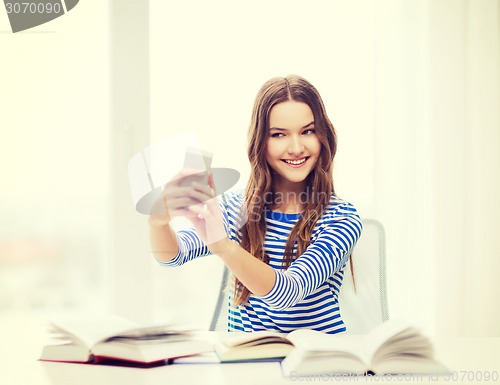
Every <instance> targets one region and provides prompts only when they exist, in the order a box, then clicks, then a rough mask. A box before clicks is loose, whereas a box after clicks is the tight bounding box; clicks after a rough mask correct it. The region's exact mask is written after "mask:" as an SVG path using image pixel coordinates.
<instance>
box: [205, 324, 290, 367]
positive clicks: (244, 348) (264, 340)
mask: <svg viewBox="0 0 500 385" xmlns="http://www.w3.org/2000/svg"><path fill="white" fill-rule="evenodd" d="M293 333H296V332H292V333H290V334H283V333H278V332H272V331H258V332H252V333H246V332H232V333H229V334H227V335H224V336H223V337H221V338H220V340H219V341H218V343H216V344H215V353H216V354H217V356H218V358H219V360H220V362H234V361H254V360H278V359H279V360H281V359H282V358H283V357H285V356H286V355H287V354H288V353H289V352H290V351H291V350H292V349H293V343H292V341H291V339H292V340H293Z"/></svg>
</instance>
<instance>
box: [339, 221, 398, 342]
mask: <svg viewBox="0 0 500 385" xmlns="http://www.w3.org/2000/svg"><path fill="white" fill-rule="evenodd" d="M362 222H363V232H362V233H361V237H360V238H359V240H358V242H357V243H356V246H355V247H354V250H353V252H352V255H351V257H352V263H353V268H354V282H355V285H354V283H353V278H352V274H351V268H350V266H349V263H347V268H346V270H345V272H344V281H343V282H342V288H341V291H340V296H339V304H340V314H341V315H342V319H343V320H344V322H345V324H346V328H347V333H349V334H365V333H368V332H369V331H370V330H371V329H373V328H374V327H376V326H378V325H380V324H381V323H382V322H384V321H386V320H388V319H389V310H388V305H387V292H386V265H385V233H384V228H383V227H382V224H381V223H380V222H378V221H377V220H375V219H363V221H362Z"/></svg>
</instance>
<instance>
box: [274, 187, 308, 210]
mask: <svg viewBox="0 0 500 385" xmlns="http://www.w3.org/2000/svg"><path fill="white" fill-rule="evenodd" d="M273 196H274V200H273V202H270V209H271V210H273V211H279V212H282V213H286V214H296V213H301V212H302V211H303V210H304V205H305V204H306V203H307V192H306V183H305V182H303V183H276V184H275V186H274V194H273Z"/></svg>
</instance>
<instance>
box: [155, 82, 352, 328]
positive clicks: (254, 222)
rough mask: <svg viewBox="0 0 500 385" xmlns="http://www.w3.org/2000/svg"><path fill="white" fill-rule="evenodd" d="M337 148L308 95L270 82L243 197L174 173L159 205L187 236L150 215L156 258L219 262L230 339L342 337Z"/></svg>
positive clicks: (346, 218) (309, 90)
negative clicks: (226, 281)
mask: <svg viewBox="0 0 500 385" xmlns="http://www.w3.org/2000/svg"><path fill="white" fill-rule="evenodd" d="M336 148H337V142H336V134H335V130H334V128H333V125H332V123H331V122H330V120H329V118H328V116H327V114H326V110H325V107H324V105H323V101H322V100H321V97H320V95H319V93H318V91H317V90H316V88H314V86H313V85H312V84H310V83H309V82H308V81H306V80H305V79H303V78H301V77H299V76H288V77H286V78H274V79H271V80H269V81H268V82H266V83H265V84H264V85H263V86H262V88H261V89H260V91H259V93H258V95H257V98H256V100H255V104H254V109H253V114H252V121H251V124H250V129H249V146H248V158H249V161H250V166H251V175H250V178H249V181H248V184H247V188H246V190H245V192H232V193H228V194H225V195H224V196H222V197H221V198H220V199H217V197H215V194H214V191H213V189H210V188H209V187H208V186H203V185H199V184H196V183H193V184H192V185H191V186H183V185H182V183H181V182H180V181H181V180H182V175H183V174H182V171H181V173H180V174H179V178H178V179H177V180H174V181H173V182H172V183H169V184H168V185H167V186H168V187H167V188H166V189H165V191H164V194H163V202H164V204H165V207H166V209H167V211H168V212H171V213H177V215H183V216H185V217H187V218H188V219H189V220H190V221H191V222H192V223H193V228H192V229H189V230H183V231H179V232H177V233H175V232H173V230H172V229H171V228H170V226H169V222H170V219H171V218H170V216H169V215H168V214H167V215H164V216H152V217H150V235H151V237H150V239H151V245H152V249H153V254H154V256H155V258H156V259H157V260H158V261H159V262H160V263H162V264H164V265H166V266H178V265H182V264H184V263H186V262H188V261H190V260H192V259H194V258H197V257H200V256H205V255H209V254H215V255H217V256H218V257H220V258H221V259H222V261H223V262H224V263H225V264H226V266H227V267H228V269H229V270H230V271H231V272H232V274H233V275H234V280H233V285H232V287H231V288H230V290H229V293H228V295H229V301H230V303H231V307H230V310H229V319H228V330H230V331H231V330H243V331H254V330H266V329H267V330H277V331H282V332H290V331H292V330H295V329H299V328H308V329H315V330H321V331H324V332H327V333H339V332H343V331H345V330H346V328H345V325H344V323H343V321H342V317H341V312H340V308H339V305H338V301H337V298H338V294H339V291H340V287H341V284H342V280H343V275H344V269H345V266H346V263H347V262H348V260H349V255H350V253H351V250H352V248H353V247H354V245H355V244H356V242H357V240H358V238H359V236H360V234H361V221H360V219H359V216H358V214H357V212H356V209H355V208H354V207H353V206H352V205H351V204H350V203H348V202H346V201H344V200H342V199H340V198H339V197H337V196H336V195H335V192H334V188H333V176H332V164H333V159H334V156H335V152H336ZM180 197H182V199H179V198H180ZM175 202H184V203H182V204H181V205H180V204H175ZM186 202H187V203H186ZM180 206H182V207H180ZM199 284H200V285H202V283H199Z"/></svg>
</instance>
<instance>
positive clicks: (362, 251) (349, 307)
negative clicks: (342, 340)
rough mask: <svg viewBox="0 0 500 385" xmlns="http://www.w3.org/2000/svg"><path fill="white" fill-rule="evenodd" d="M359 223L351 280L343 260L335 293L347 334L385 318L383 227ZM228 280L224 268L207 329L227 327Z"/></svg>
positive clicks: (369, 221)
mask: <svg viewBox="0 0 500 385" xmlns="http://www.w3.org/2000/svg"><path fill="white" fill-rule="evenodd" d="M362 222H363V232H362V234H361V237H360V239H359V240H358V243H357V244H356V246H355V248H354V250H353V252H352V262H353V268H354V281H353V278H352V274H351V269H350V266H349V263H347V268H346V270H345V273H344V281H343V283H342V289H341V292H340V296H339V304H340V313H341V314H342V318H343V320H344V322H345V324H346V328H347V333H350V334H365V333H367V332H369V331H370V330H371V329H373V328H374V327H376V326H377V325H379V324H381V323H382V322H384V321H385V320H387V319H388V318H389V312H388V306H387V294H386V266H385V233H384V228H383V227H382V225H381V224H380V222H378V221H377V220H375V219H363V221H362ZM228 279H229V271H228V270H227V268H226V267H224V270H223V272H222V279H221V287H220V290H219V297H218V298H217V303H216V306H215V311H214V314H213V317H212V322H211V323H210V330H224V331H225V330H227V318H228V308H229V306H228V305H229V304H228V297H227V291H226V286H227V282H228ZM354 282H355V288H354Z"/></svg>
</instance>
